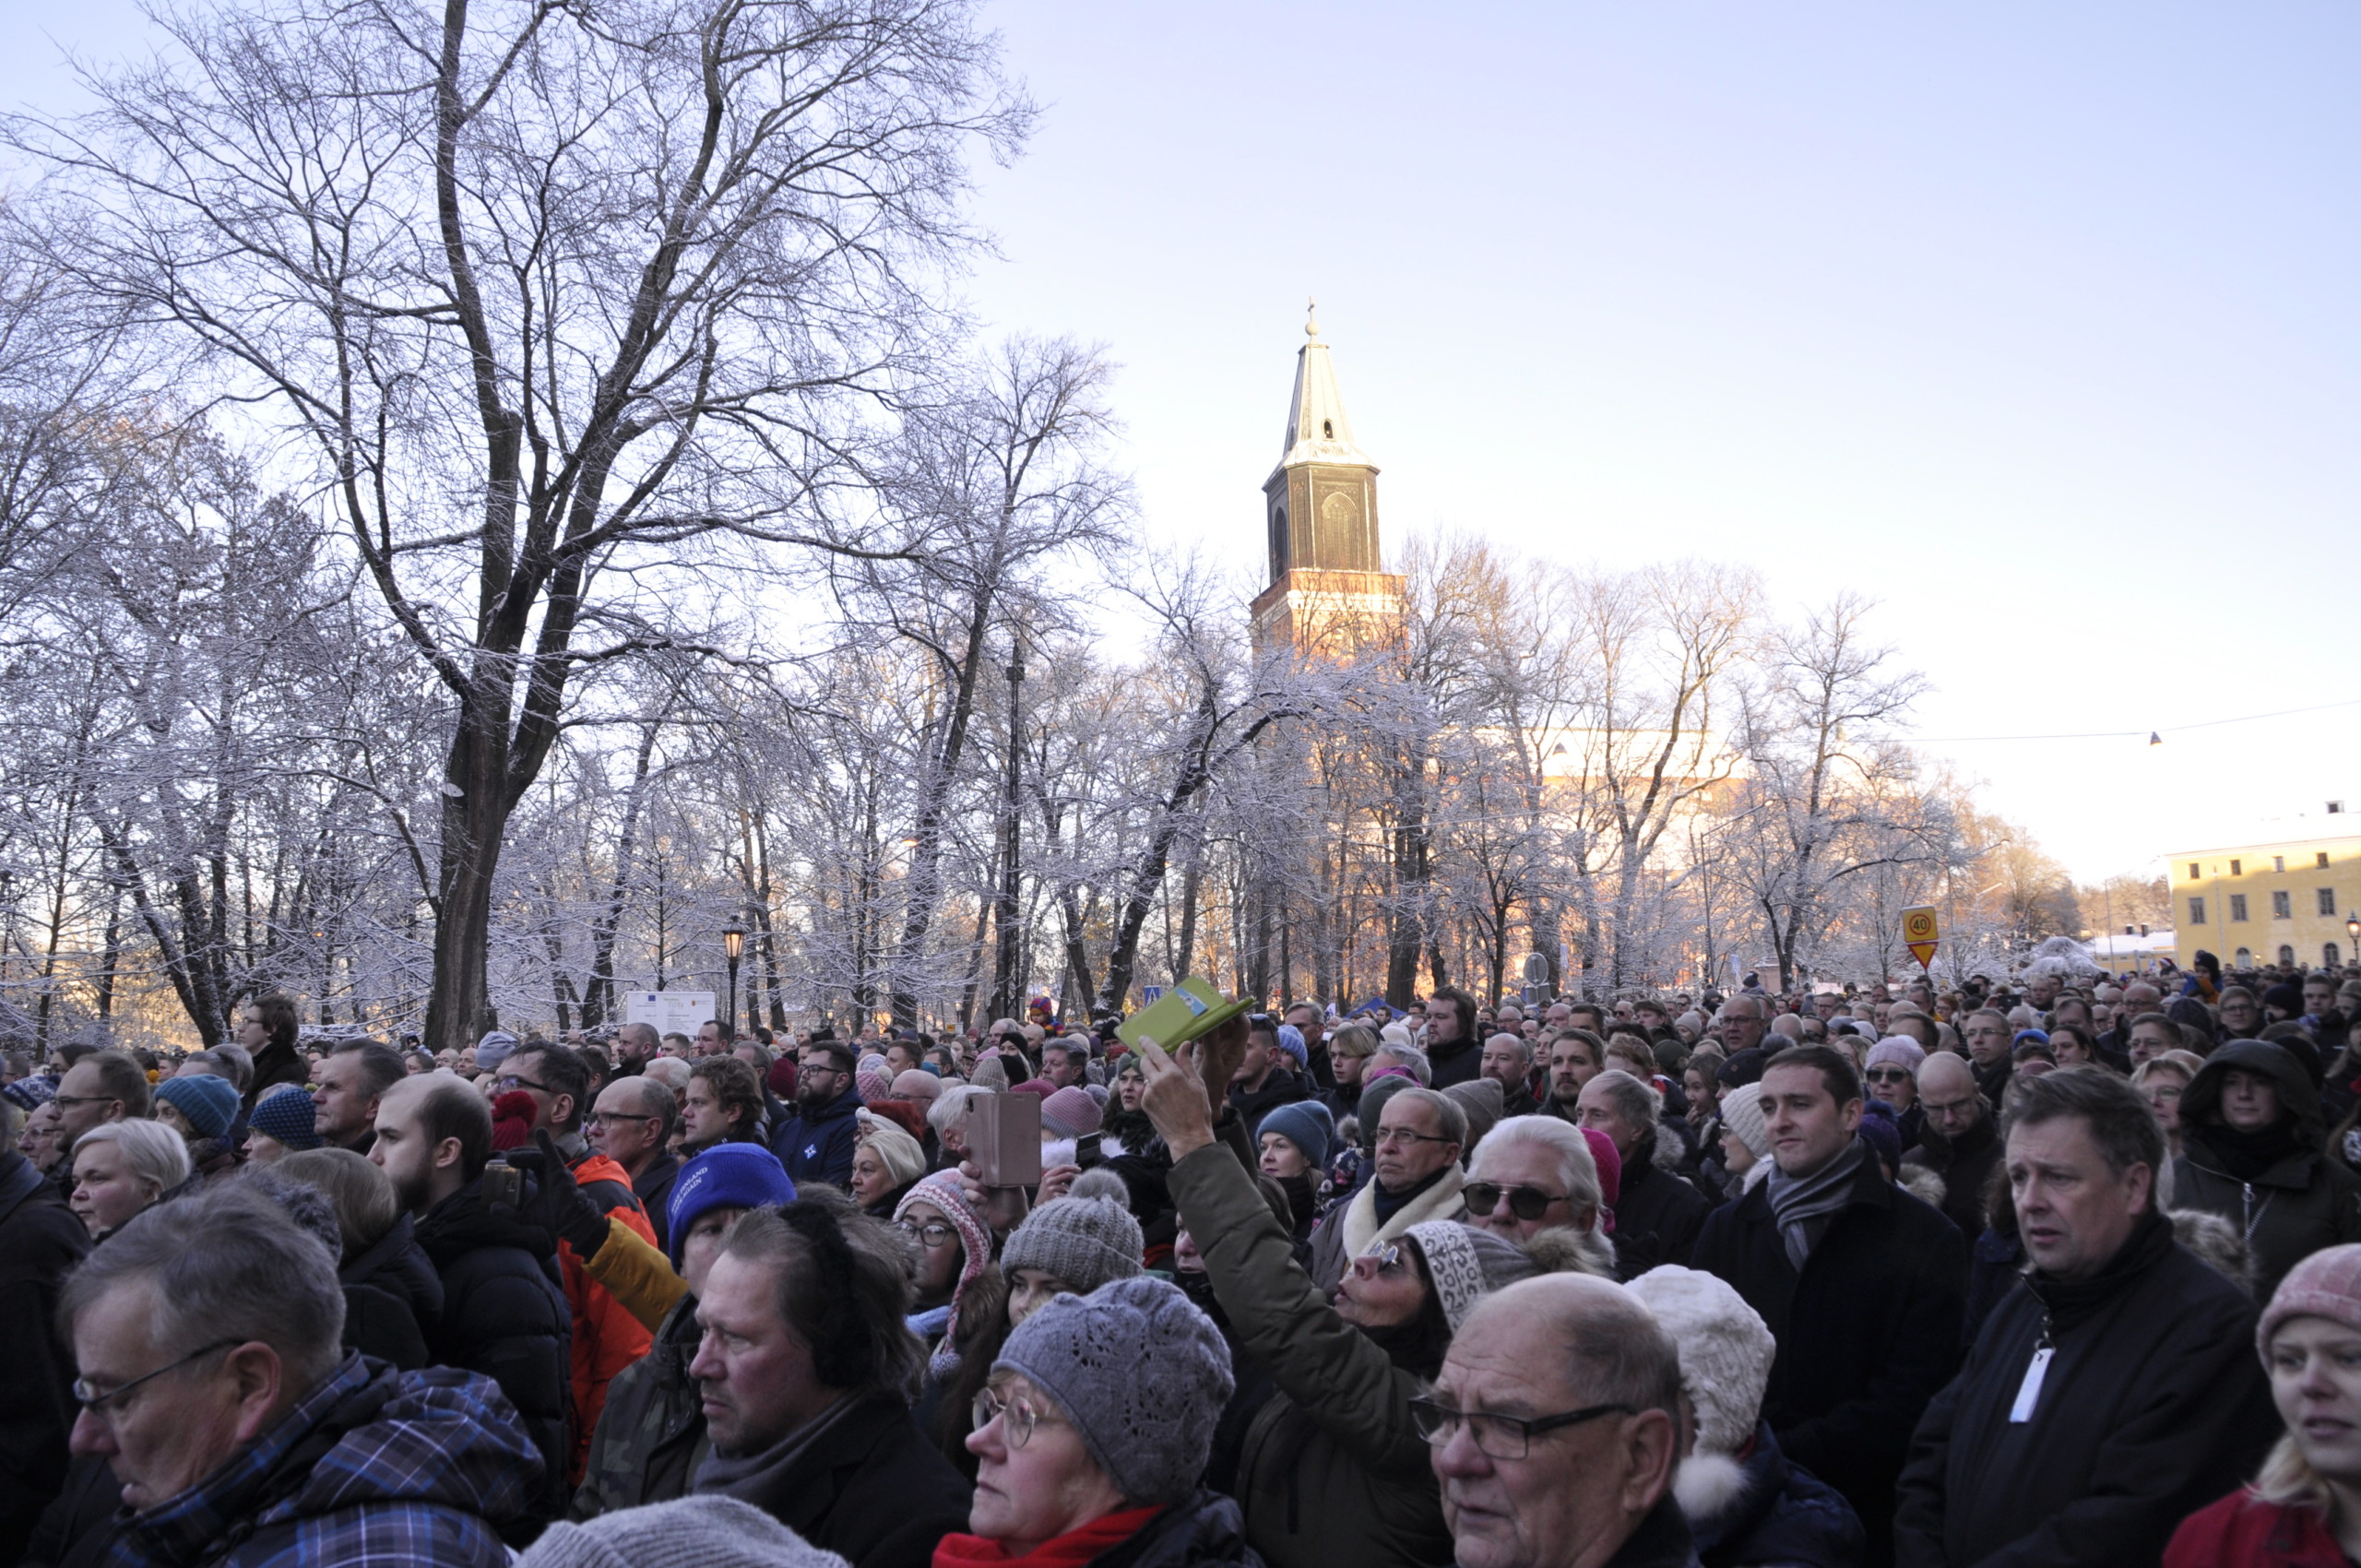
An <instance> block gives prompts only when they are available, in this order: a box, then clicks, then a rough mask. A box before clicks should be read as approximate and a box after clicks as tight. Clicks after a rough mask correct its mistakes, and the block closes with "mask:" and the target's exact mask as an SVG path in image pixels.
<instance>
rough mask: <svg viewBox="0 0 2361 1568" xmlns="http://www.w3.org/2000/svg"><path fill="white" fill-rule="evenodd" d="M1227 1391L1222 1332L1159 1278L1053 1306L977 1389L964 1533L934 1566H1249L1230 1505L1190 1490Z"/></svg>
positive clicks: (946, 1543)
mask: <svg viewBox="0 0 2361 1568" xmlns="http://www.w3.org/2000/svg"><path fill="white" fill-rule="evenodd" d="M1232 1387H1233V1382H1232V1379H1231V1376H1230V1369H1229V1351H1228V1348H1227V1347H1226V1346H1225V1345H1224V1344H1223V1343H1222V1339H1221V1336H1220V1335H1219V1334H1218V1333H1217V1332H1216V1330H1215V1328H1214V1325H1213V1324H1212V1323H1211V1322H1210V1321H1209V1320H1208V1319H1207V1318H1206V1316H1205V1314H1204V1313H1201V1312H1199V1311H1198V1310H1197V1309H1196V1308H1195V1307H1193V1306H1192V1305H1191V1304H1190V1303H1189V1301H1188V1300H1187V1298H1185V1297H1183V1296H1182V1295H1181V1292H1180V1291H1179V1290H1177V1289H1174V1288H1173V1287H1172V1286H1171V1285H1169V1284H1168V1283H1166V1282H1165V1281H1163V1280H1160V1279H1147V1278H1137V1279H1120V1280H1116V1281H1113V1282H1112V1283H1109V1284H1108V1285H1105V1286H1102V1287H1100V1288H1099V1289H1097V1290H1095V1291H1093V1292H1091V1293H1090V1294H1089V1295H1087V1296H1065V1297H1061V1298H1060V1299H1058V1300H1057V1301H1052V1302H1050V1304H1049V1305H1048V1306H1046V1307H1044V1308H1043V1309H1042V1310H1041V1311H1040V1312H1038V1313H1036V1314H1034V1315H1033V1316H1032V1317H1030V1318H1028V1319H1027V1320H1026V1322H1025V1323H1024V1324H1021V1325H1019V1326H1018V1328H1017V1329H1016V1331H1015V1332H1014V1333H1013V1334H1011V1335H1010V1336H1008V1343H1007V1344H1006V1345H1004V1346H1003V1347H1002V1348H1001V1352H1000V1355H999V1357H998V1358H997V1359H996V1360H994V1362H993V1364H992V1369H991V1381H990V1382H989V1383H988V1384H985V1386H984V1387H983V1388H982V1389H980V1390H979V1392H978V1394H977V1396H976V1408H975V1417H976V1429H975V1431H973V1432H972V1433H971V1434H970V1435H969V1436H968V1438H967V1447H968V1449H969V1450H970V1451H971V1452H972V1453H974V1455H976V1458H977V1460H978V1466H977V1471H976V1493H975V1501H974V1503H973V1504H972V1506H971V1509H970V1512H969V1514H968V1526H967V1527H968V1530H969V1531H970V1532H971V1533H969V1534H966V1535H950V1536H945V1537H944V1538H943V1541H942V1543H941V1544H940V1545H939V1546H937V1547H936V1548H935V1554H934V1568H1008V1565H1010V1564H1021V1565H1024V1568H1085V1565H1086V1564H1089V1563H1094V1562H1122V1563H1125V1564H1181V1563H1187V1564H1191V1565H1196V1564H1215V1563H1240V1564H1247V1563H1252V1562H1254V1554H1253V1553H1252V1551H1250V1550H1248V1549H1247V1546H1246V1539H1245V1531H1244V1529H1243V1527H1242V1526H1241V1523H1240V1517H1239V1509H1238V1504H1237V1503H1233V1502H1231V1501H1230V1500H1229V1499H1228V1498H1227V1497H1224V1496H1222V1495H1220V1494H1219V1493H1218V1492H1213V1491H1204V1490H1203V1489H1202V1488H1201V1487H1199V1485H1198V1477H1199V1476H1200V1475H1201V1474H1202V1473H1203V1471H1204V1467H1205V1460H1206V1456H1207V1455H1208V1454H1209V1453H1210V1452H1211V1450H1212V1447H1213V1439H1214V1426H1215V1423H1216V1420H1219V1418H1220V1416H1221V1411H1222V1407H1223V1405H1224V1404H1225V1403H1226V1402H1227V1401H1228V1398H1229V1396H1230V1392H1231V1389H1232Z"/></svg>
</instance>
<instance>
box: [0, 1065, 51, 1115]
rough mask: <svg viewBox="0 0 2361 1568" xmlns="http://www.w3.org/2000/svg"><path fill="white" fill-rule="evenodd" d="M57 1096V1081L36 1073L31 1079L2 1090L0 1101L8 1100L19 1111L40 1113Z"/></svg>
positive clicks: (20, 1080)
mask: <svg viewBox="0 0 2361 1568" xmlns="http://www.w3.org/2000/svg"><path fill="white" fill-rule="evenodd" d="M56 1096H57V1080H56V1079H55V1078H49V1077H43V1076H42V1075H41V1074H39V1073H35V1074H34V1075H32V1076H30V1077H29V1078H18V1080H17V1081H16V1082H15V1083H13V1084H10V1085H8V1086H6V1087H5V1088H0V1099H6V1101H7V1102H8V1103H9V1104H11V1105H13V1106H15V1107H16V1108H17V1109H18V1110H19V1111H39V1110H40V1109H41V1108H42V1106H44V1105H47V1104H48V1103H49V1102H50V1101H51V1100H52V1099H55V1098H56Z"/></svg>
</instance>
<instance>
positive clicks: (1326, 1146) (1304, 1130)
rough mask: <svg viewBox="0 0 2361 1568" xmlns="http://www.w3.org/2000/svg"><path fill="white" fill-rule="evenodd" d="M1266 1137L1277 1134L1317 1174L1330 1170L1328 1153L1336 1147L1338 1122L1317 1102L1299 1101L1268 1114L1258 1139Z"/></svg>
mask: <svg viewBox="0 0 2361 1568" xmlns="http://www.w3.org/2000/svg"><path fill="white" fill-rule="evenodd" d="M1265 1133H1276V1134H1279V1136H1281V1137H1283V1138H1285V1139H1287V1142H1289V1143H1291V1144H1293V1145H1294V1146H1296V1147H1298V1148H1299V1149H1301V1150H1302V1151H1303V1158H1306V1159H1308V1160H1310V1161H1311V1169H1312V1170H1327V1169H1328V1153H1329V1151H1330V1150H1331V1149H1333V1148H1335V1146H1336V1119H1335V1117H1334V1116H1331V1115H1329V1114H1328V1108H1327V1107H1326V1106H1324V1105H1323V1104H1321V1103H1320V1102H1319V1101H1318V1100H1316V1099H1299V1100H1296V1101H1294V1102H1293V1103H1291V1104H1287V1105H1282V1106H1279V1107H1277V1108H1276V1109H1275V1110H1272V1111H1264V1113H1263V1120H1262V1121H1260V1122H1259V1123H1255V1126H1254V1136H1255V1138H1256V1139H1257V1140H1258V1141H1259V1140H1260V1139H1261V1138H1262V1135H1263V1134H1265Z"/></svg>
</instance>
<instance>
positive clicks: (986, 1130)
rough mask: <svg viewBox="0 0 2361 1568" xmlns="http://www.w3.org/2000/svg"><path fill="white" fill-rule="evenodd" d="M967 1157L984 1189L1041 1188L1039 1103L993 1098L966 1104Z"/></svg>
mask: <svg viewBox="0 0 2361 1568" xmlns="http://www.w3.org/2000/svg"><path fill="white" fill-rule="evenodd" d="M967 1153H968V1156H969V1158H973V1159H974V1160H975V1162H976V1169H977V1170H978V1171H979V1172H980V1173H981V1174H982V1176H983V1180H984V1185H985V1186H987V1187H1038V1186H1039V1185H1040V1184H1041V1102H1040V1101H1039V1100H1038V1099H1035V1098H1034V1097H1033V1096H1031V1095H1029V1094H996V1095H992V1096H991V1097H989V1098H985V1097H981V1096H979V1097H978V1098H977V1099H972V1100H969V1101H968V1102H967Z"/></svg>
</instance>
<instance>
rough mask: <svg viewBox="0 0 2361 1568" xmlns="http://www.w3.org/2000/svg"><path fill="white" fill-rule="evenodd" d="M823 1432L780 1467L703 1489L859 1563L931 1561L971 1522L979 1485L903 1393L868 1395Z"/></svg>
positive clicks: (895, 1567)
mask: <svg viewBox="0 0 2361 1568" xmlns="http://www.w3.org/2000/svg"><path fill="white" fill-rule="evenodd" d="M823 1439H824V1440H823V1441H820V1442H816V1443H807V1444H805V1445H804V1446H803V1448H802V1449H801V1452H799V1453H798V1454H797V1455H795V1456H794V1457H793V1458H791V1459H789V1461H787V1462H786V1463H785V1464H783V1465H780V1466H777V1467H774V1468H772V1469H768V1470H763V1471H759V1472H757V1473H756V1474H754V1475H752V1476H749V1477H747V1478H745V1479H743V1480H740V1481H736V1482H733V1483H731V1484H730V1485H728V1486H718V1487H716V1486H700V1487H699V1488H697V1491H700V1492H710V1491H719V1492H723V1493H726V1494H727V1495H729V1496H730V1497H735V1498H739V1499H742V1501H744V1502H747V1503H753V1505H754V1506H755V1507H757V1508H759V1509H761V1510H762V1511H763V1512H764V1513H765V1514H768V1515H770V1516H771V1517H772V1518H774V1519H777V1521H778V1522H779V1523H780V1524H782V1525H785V1526H787V1527H788V1528H789V1529H790V1530H793V1531H794V1532H795V1533H796V1534H797V1535H799V1536H801V1537H802V1538H804V1539H805V1540H807V1541H810V1542H811V1543H812V1544H813V1546H816V1547H818V1548H819V1549H820V1550H823V1551H833V1552H835V1553H836V1555H837V1556H839V1557H842V1558H844V1559H845V1560H846V1561H848V1562H850V1563H851V1564H852V1568H931V1564H932V1562H934V1548H935V1543H936V1542H938V1541H940V1540H942V1539H943V1537H944V1536H946V1535H948V1534H950V1533H951V1532H952V1531H954V1530H965V1529H966V1528H967V1503H968V1499H969V1496H970V1493H971V1492H972V1491H973V1489H972V1488H970V1487H969V1486H968V1484H967V1478H966V1477H964V1476H962V1475H961V1474H960V1473H959V1472H958V1471H956V1470H955V1469H953V1468H952V1467H951V1461H950V1460H948V1459H945V1458H944V1457H943V1455H942V1454H941V1453H940V1452H938V1451H937V1450H936V1448H935V1446H934V1444H932V1443H929V1442H928V1441H927V1440H926V1434H925V1433H924V1432H921V1431H919V1424H918V1422H917V1421H916V1420H912V1419H911V1417H910V1408H909V1407H908V1405H905V1404H904V1403H902V1401H901V1400H899V1399H897V1398H895V1397H893V1396H883V1395H881V1396H871V1397H869V1398H866V1399H862V1400H860V1402H859V1403H858V1404H856V1405H855V1406H854V1407H853V1408H851V1409H848V1410H847V1411H845V1412H844V1413H843V1414H842V1415H841V1416H838V1417H837V1418H836V1420H835V1422H834V1423H833V1424H832V1425H831V1426H830V1427H829V1428H828V1430H827V1431H826V1432H825V1433H824V1434H823Z"/></svg>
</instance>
